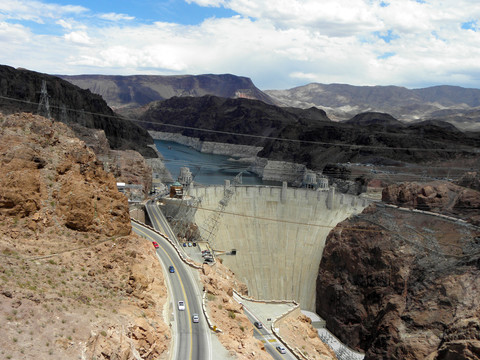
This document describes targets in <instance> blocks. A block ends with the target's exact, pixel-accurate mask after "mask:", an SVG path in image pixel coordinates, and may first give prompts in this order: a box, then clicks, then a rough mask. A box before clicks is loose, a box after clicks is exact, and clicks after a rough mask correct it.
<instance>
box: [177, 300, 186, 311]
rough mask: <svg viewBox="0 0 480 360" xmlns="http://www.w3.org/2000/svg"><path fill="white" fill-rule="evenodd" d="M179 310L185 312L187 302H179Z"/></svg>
mask: <svg viewBox="0 0 480 360" xmlns="http://www.w3.org/2000/svg"><path fill="white" fill-rule="evenodd" d="M178 310H180V311H183V310H185V302H183V301H181V300H180V301H179V302H178Z"/></svg>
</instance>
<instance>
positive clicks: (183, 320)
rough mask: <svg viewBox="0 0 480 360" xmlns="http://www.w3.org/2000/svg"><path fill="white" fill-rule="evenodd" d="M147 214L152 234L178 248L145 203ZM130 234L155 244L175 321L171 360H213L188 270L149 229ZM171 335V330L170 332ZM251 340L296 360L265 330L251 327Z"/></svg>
mask: <svg viewBox="0 0 480 360" xmlns="http://www.w3.org/2000/svg"><path fill="white" fill-rule="evenodd" d="M145 208H146V211H147V213H148V216H149V218H150V221H151V222H152V225H153V227H154V229H155V230H157V231H159V232H162V233H163V234H165V235H166V236H168V237H169V239H171V240H172V241H173V242H174V243H175V244H177V245H178V241H177V239H176V236H175V234H174V233H173V231H172V229H171V227H170V224H169V223H168V221H167V219H166V218H165V216H164V215H163V213H162V212H161V210H160V209H159V208H158V206H156V205H155V203H154V202H152V201H149V202H147V204H146V206H145ZM132 226H133V230H134V231H135V232H136V233H137V234H139V235H140V236H143V237H145V238H147V239H149V240H150V241H155V242H157V243H158V245H159V247H158V249H156V250H157V255H158V256H159V260H160V262H161V263H162V266H163V267H164V270H165V273H166V274H167V276H168V279H166V280H167V281H168V282H169V292H170V293H171V294H172V296H171V298H172V299H171V302H172V303H173V306H172V307H173V313H174V317H175V319H176V323H175V325H176V334H177V336H176V339H177V340H176V344H175V350H174V351H175V353H174V355H173V356H172V359H178V360H193V359H199V360H205V359H208V360H210V359H212V356H211V354H212V348H211V342H210V341H211V340H210V334H209V329H208V327H207V325H206V320H205V317H204V316H203V312H202V304H201V299H202V295H201V294H200V291H199V289H198V286H197V285H196V284H195V282H194V280H193V278H192V274H191V271H190V269H189V268H188V266H187V265H185V264H184V263H183V261H182V260H181V259H180V258H179V256H178V254H177V252H176V250H175V249H174V248H173V247H172V246H171V244H170V243H169V242H168V240H166V239H165V238H164V237H162V236H161V235H159V234H158V233H156V232H154V231H152V230H149V229H148V228H146V227H144V226H142V225H139V224H137V223H135V222H132ZM170 265H173V266H174V268H175V272H174V273H170V272H169V270H168V267H169V266H170ZM178 301H184V302H185V310H179V309H178ZM244 311H245V314H246V315H247V317H248V318H249V320H250V321H251V322H252V324H253V323H254V322H255V321H257V318H256V317H255V315H254V314H253V313H252V312H251V311H249V310H248V309H247V308H246V307H244ZM193 314H198V316H199V318H200V321H199V323H193V322H192V317H193ZM172 331H173V329H172ZM254 336H255V337H256V338H257V339H259V340H260V341H262V342H263V343H264V345H265V349H266V350H267V352H268V353H269V354H270V355H271V356H272V357H273V359H275V360H286V359H295V357H294V356H293V355H292V354H291V353H290V352H289V351H288V350H286V354H281V353H279V352H278V350H277V349H276V346H283V345H282V344H281V343H280V342H279V341H278V339H277V338H276V337H275V336H273V335H272V334H271V333H270V332H269V331H268V330H267V329H265V328H262V329H258V328H256V327H254Z"/></svg>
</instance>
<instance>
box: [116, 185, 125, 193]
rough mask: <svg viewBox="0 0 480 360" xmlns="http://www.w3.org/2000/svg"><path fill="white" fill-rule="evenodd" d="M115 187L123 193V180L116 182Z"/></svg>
mask: <svg viewBox="0 0 480 360" xmlns="http://www.w3.org/2000/svg"><path fill="white" fill-rule="evenodd" d="M117 189H118V191H120V192H121V193H124V194H125V183H124V182H117Z"/></svg>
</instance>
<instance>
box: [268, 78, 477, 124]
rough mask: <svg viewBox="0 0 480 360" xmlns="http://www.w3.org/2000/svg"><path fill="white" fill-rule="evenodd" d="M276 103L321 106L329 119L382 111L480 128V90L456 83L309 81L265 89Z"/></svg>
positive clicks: (393, 114) (401, 117)
mask: <svg viewBox="0 0 480 360" xmlns="http://www.w3.org/2000/svg"><path fill="white" fill-rule="evenodd" d="M265 93H267V94H268V95H270V97H271V98H273V99H274V100H275V102H276V103H277V104H280V105H282V106H295V107H300V108H308V107H311V106H317V107H320V108H322V109H324V110H325V111H326V112H327V114H328V116H329V117H330V118H331V119H332V120H346V119H350V118H351V117H353V116H354V115H356V114H358V113H362V112H369V111H374V112H383V113H388V114H390V115H392V116H393V117H395V118H397V119H399V120H404V121H416V120H428V119H435V120H443V121H447V122H450V123H452V124H454V125H456V126H457V127H458V128H461V129H468V130H474V129H477V130H478V129H480V90H479V89H467V88H462V87H458V86H446V85H444V86H433V87H428V88H423V89H413V90H410V89H407V88H404V87H399V86H352V85H346V84H329V85H326V84H318V83H312V84H308V85H304V86H299V87H295V88H293V89H289V90H267V91H265Z"/></svg>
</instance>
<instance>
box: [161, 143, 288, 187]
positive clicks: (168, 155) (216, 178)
mask: <svg viewBox="0 0 480 360" xmlns="http://www.w3.org/2000/svg"><path fill="white" fill-rule="evenodd" d="M155 146H156V147H157V149H158V151H159V152H160V153H161V154H162V155H163V157H164V158H165V166H166V167H167V169H168V171H170V173H171V174H172V176H173V178H174V179H177V178H178V175H179V174H180V168H181V167H184V166H186V167H188V168H189V169H190V171H191V172H192V175H193V180H194V182H196V183H197V184H202V185H220V184H224V183H225V180H232V179H233V178H234V177H235V176H236V175H237V174H238V173H239V172H241V171H244V172H243V174H242V183H243V184H244V185H281V183H279V182H272V181H268V182H267V181H262V179H261V178H260V177H258V176H257V175H256V174H254V173H251V172H249V171H247V169H248V164H246V163H242V162H238V161H235V160H233V159H232V158H231V157H229V156H225V155H214V154H205V153H201V152H199V151H197V150H195V149H193V148H192V147H189V146H185V145H181V144H177V143H175V142H171V141H163V140H155Z"/></svg>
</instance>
